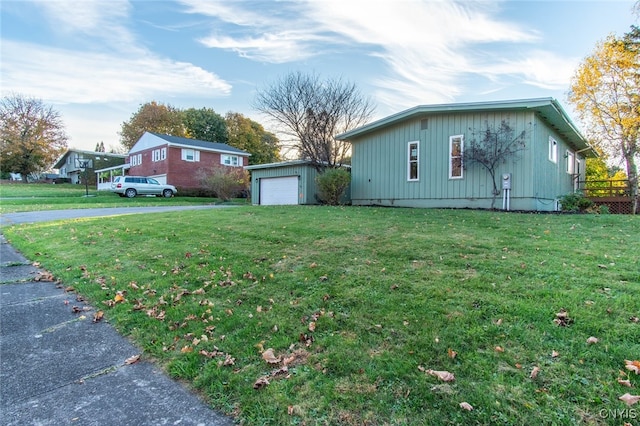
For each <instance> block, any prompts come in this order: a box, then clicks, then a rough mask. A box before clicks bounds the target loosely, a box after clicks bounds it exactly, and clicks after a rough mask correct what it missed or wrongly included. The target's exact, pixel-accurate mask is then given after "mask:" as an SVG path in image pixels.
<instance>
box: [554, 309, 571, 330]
mask: <svg viewBox="0 0 640 426" xmlns="http://www.w3.org/2000/svg"><path fill="white" fill-rule="evenodd" d="M553 322H555V323H556V325H558V326H560V327H566V326H568V325H571V324H572V323H573V320H572V319H571V318H569V314H568V313H567V311H566V310H564V309H560V312H558V313H557V314H556V318H555V319H554V320H553Z"/></svg>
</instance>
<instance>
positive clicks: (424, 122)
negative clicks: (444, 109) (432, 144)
mask: <svg viewBox="0 0 640 426" xmlns="http://www.w3.org/2000/svg"><path fill="white" fill-rule="evenodd" d="M428 128H429V119H428V118H423V119H422V120H420V130H427V129H428Z"/></svg>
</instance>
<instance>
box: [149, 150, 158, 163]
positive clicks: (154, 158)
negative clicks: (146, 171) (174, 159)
mask: <svg viewBox="0 0 640 426" xmlns="http://www.w3.org/2000/svg"><path fill="white" fill-rule="evenodd" d="M151 161H154V162H155V161H160V150H159V149H154V150H153V152H152V153H151Z"/></svg>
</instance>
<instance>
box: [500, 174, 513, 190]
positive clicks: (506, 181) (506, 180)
mask: <svg viewBox="0 0 640 426" xmlns="http://www.w3.org/2000/svg"><path fill="white" fill-rule="evenodd" d="M502 189H511V173H503V175H502Z"/></svg>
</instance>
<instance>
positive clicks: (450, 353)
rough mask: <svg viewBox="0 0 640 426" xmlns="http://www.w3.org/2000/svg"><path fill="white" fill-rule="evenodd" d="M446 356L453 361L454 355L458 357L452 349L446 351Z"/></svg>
mask: <svg viewBox="0 0 640 426" xmlns="http://www.w3.org/2000/svg"><path fill="white" fill-rule="evenodd" d="M447 355H449V358H451V359H454V358H455V357H456V355H458V352H456V351H454V350H453V349H451V348H449V349H447Z"/></svg>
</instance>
